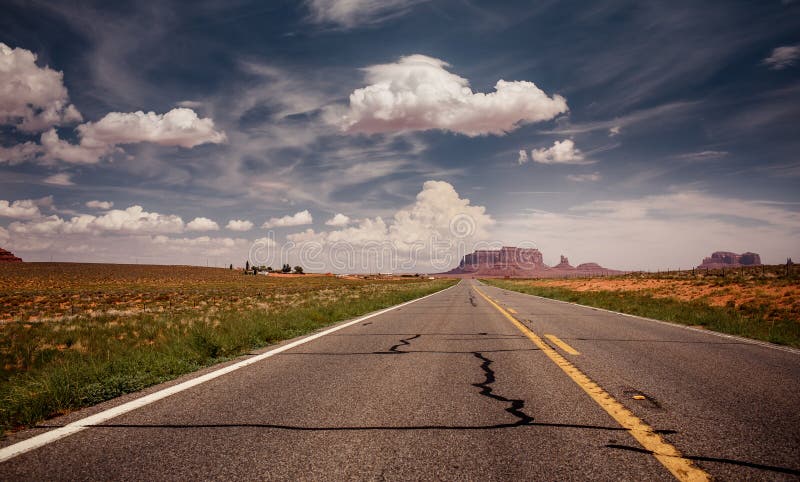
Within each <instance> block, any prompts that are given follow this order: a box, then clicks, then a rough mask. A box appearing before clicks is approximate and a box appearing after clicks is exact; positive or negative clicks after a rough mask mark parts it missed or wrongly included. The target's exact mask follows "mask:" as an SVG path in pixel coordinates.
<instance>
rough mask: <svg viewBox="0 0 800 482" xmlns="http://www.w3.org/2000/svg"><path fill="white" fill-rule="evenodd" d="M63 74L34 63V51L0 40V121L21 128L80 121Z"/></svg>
mask: <svg viewBox="0 0 800 482" xmlns="http://www.w3.org/2000/svg"><path fill="white" fill-rule="evenodd" d="M80 120H81V114H80V112H78V110H77V109H76V108H75V106H74V105H72V104H70V103H69V96H68V95H67V88H66V87H64V83H63V74H62V73H61V72H57V71H55V70H53V69H50V68H49V67H39V66H38V65H36V54H34V53H33V52H31V51H30V50H26V49H23V48H14V49H12V48H11V47H9V46H8V45H6V44H4V43H2V42H0V124H6V125H12V126H14V127H15V128H17V129H19V130H21V131H25V132H38V131H42V130H45V129H48V128H50V127H52V126H55V125H62V124H68V123H71V122H80Z"/></svg>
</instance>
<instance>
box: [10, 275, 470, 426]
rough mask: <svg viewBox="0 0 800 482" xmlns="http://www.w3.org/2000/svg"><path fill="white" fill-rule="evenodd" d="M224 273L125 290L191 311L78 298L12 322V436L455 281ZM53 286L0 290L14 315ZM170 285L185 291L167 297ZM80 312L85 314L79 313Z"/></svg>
mask: <svg viewBox="0 0 800 482" xmlns="http://www.w3.org/2000/svg"><path fill="white" fill-rule="evenodd" d="M220 271H222V270H220ZM224 271H227V270H224ZM221 275H222V276H223V278H220V279H213V280H211V281H198V280H196V279H195V280H192V281H191V282H186V283H183V284H181V283H180V282H175V283H177V284H175V283H173V284H174V286H172V287H171V288H169V285H170V281H169V280H167V279H160V278H159V277H160V275H157V276H152V277H151V278H152V279H146V280H145V281H141V280H140V281H139V282H138V283H121V285H122V286H125V287H126V288H125V289H126V290H128V291H126V293H127V296H128V297H135V298H136V300H140V299H141V298H142V297H143V296H144V297H147V296H148V295H149V294H151V293H150V292H151V291H154V290H156V291H157V293H156V294H155V295H153V296H152V298H153V299H161V298H178V297H179V296H178V295H179V294H180V293H184V292H185V291H186V290H189V289H192V290H193V291H192V296H191V297H188V298H191V306H180V305H179V306H176V303H175V302H174V301H173V302H171V303H170V304H169V305H167V301H164V303H163V307H150V308H148V309H142V310H138V311H135V310H134V311H132V310H127V311H121V310H113V309H109V310H105V311H96V310H95V311H92V310H90V309H88V308H86V306H83V305H81V304H80V303H79V302H78V301H76V302H75V303H73V304H72V307H70V308H69V309H67V311H66V313H49V312H48V313H41V315H42V316H37V317H33V316H30V315H25V316H26V318H24V319H16V320H6V321H4V322H3V323H2V324H0V362H2V364H3V365H2V368H3V370H2V377H1V378H0V425H2V429H3V433H7V432H8V431H9V430H17V429H21V428H25V427H29V426H32V425H34V424H36V423H37V422H39V421H41V420H43V419H46V418H49V417H52V416H56V415H60V414H63V413H67V412H69V411H71V410H74V409H77V408H81V407H85V406H90V405H93V404H96V403H99V402H102V401H105V400H109V399H111V398H114V397H117V396H119V395H122V394H125V393H130V392H133V391H137V390H141V389H143V388H146V387H148V386H151V385H154V384H157V383H161V382H164V381H167V380H170V379H174V378H176V377H178V376H180V375H182V374H185V373H189V372H192V371H195V370H197V369H200V368H202V367H205V366H209V365H211V364H214V363H219V362H221V361H225V360H229V359H231V358H233V357H236V356H238V355H241V354H243V353H246V352H248V351H249V350H252V349H254V348H258V347H263V346H265V345H269V344H272V343H275V342H278V341H281V340H285V339H289V338H293V337H296V336H299V335H303V334H305V333H308V332H311V331H313V330H316V329H319V328H321V327H324V326H326V325H329V324H331V323H335V322H338V321H342V320H345V319H348V318H353V317H356V316H359V315H362V314H365V313H369V312H371V311H375V310H378V309H381V308H385V307H388V306H392V305H395V304H398V303H401V302H404V301H408V300H411V299H414V298H418V297H421V296H424V295H427V294H430V293H433V292H435V291H438V290H441V289H443V288H445V287H447V286H450V285H452V284H454V283H455V280H435V281H430V280H420V279H409V280H393V281H389V280H339V279H336V278H333V277H319V278H312V277H308V278H297V279H276V280H270V279H269V278H268V277H255V276H250V277H244V276H242V278H248V279H247V280H246V281H240V280H239V279H238V278H230V279H228V278H225V277H227V276H231V275H230V274H229V273H222V274H221ZM214 276H216V275H214ZM55 278H58V277H57V276H56V277H55ZM212 278H213V276H212ZM231 280H233V281H231ZM47 283H48V282H43V283H42V284H43V285H45V286H36V287H35V288H33V289H27V288H25V287H23V288H22V289H16V290H14V289H10V288H9V289H5V290H0V304H2V302H3V300H4V299H7V298H12V299H13V300H14V306H11V305H9V306H10V307H9V308H8V310H14V309H16V307H17V306H18V303H19V302H20V300H25V299H28V298H30V299H34V300H36V299H39V298H41V296H42V291H41V290H47V289H48V288H49V289H54V288H53V287H52V286H50V285H48V284H47ZM55 284H58V279H56V280H55ZM62 284H65V285H67V286H68V287H67V288H64V289H66V290H68V293H67V294H66V295H65V294H63V293H61V294H59V293H57V292H56V293H53V294H52V295H51V296H61V295H63V296H65V297H66V298H70V299H75V300H81V299H86V298H87V297H91V296H93V295H95V294H96V293H98V291H96V290H97V288H98V287H97V286H96V285H95V284H93V283H84V282H75V278H74V276H73V277H72V278H70V282H69V283H62ZM134 285H135V286H136V288H135V289H133V290H130V289H129V287H130V286H134ZM165 286H167V288H169V289H173V290H175V291H174V292H173V291H165ZM226 290H227V291H226ZM113 291H114V290H113V288H110V287H109V288H108V292H113ZM103 293H106V291H104V292H103ZM115 296H116V295H115ZM208 300H216V301H213V302H207V301H208ZM226 300H230V301H227V302H226ZM234 300H235V301H234ZM243 300H244V301H243ZM118 303H123V302H118ZM43 304H46V303H43ZM84 304H86V303H84ZM92 304H93V305H96V304H97V303H92ZM34 305H35V304H34ZM75 305H79V306H80V307H81V308H80V309H79V310H77V312H76V310H75V308H74V306H75ZM87 306H88V305H87ZM167 306H169V308H167ZM162 308H163V309H162ZM56 315H60V316H56Z"/></svg>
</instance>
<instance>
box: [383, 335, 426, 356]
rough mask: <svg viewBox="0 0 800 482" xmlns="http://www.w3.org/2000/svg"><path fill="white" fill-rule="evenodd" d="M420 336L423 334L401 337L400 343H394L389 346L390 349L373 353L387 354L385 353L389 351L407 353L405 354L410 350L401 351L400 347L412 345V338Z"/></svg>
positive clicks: (398, 353)
mask: <svg viewBox="0 0 800 482" xmlns="http://www.w3.org/2000/svg"><path fill="white" fill-rule="evenodd" d="M420 336H422V335H420V334H416V335H414V336H410V337H408V338H401V339H400V343H398V344H396V345H392V346H391V347H390V348H389V350H388V351H376V352H373V353H374V354H384V355H385V354H387V353H391V354H397V355H405V354H407V353H408V352H407V351H400V350H399V348H400V347H401V346H408V345H410V344H411V340H414V339H417V338H419V337H420Z"/></svg>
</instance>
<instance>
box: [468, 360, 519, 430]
mask: <svg viewBox="0 0 800 482" xmlns="http://www.w3.org/2000/svg"><path fill="white" fill-rule="evenodd" d="M472 354H473V355H474V356H475V358H478V359H479V360H481V362H482V363H481V370H483V372H484V373H485V374H486V379H485V380H484V381H483V382H482V383H473V384H472V386H474V387H477V388H480V389H481V391H480V394H481V395H483V396H485V397H489V398H491V399H493V400H497V401H499V402H504V403H510V404H511V406H510V407H508V408H506V412H508V413H510V414H511V415H513V416H515V417H517V419H518V420H517V421H516V422H515V423H513V424H512V425H515V426H518V425H531V424H532V423H533V417H531V416H529V415H528V414H527V413H525V412H523V411H522V410H523V409H524V408H525V400H520V399H514V398H506V397H504V396H502V395H498V394H496V393H494V389H493V388H492V387H491V385H492V384H493V383H494V382H495V380H496V378H495V373H494V370H492V368H491V365H492V363H493V360H491V359H489V358H486V357H485V356H483V353H481V352H477V351H476V352H472Z"/></svg>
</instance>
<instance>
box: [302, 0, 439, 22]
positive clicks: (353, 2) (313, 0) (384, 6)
mask: <svg viewBox="0 0 800 482" xmlns="http://www.w3.org/2000/svg"><path fill="white" fill-rule="evenodd" d="M420 1H424V0H307V2H306V4H307V5H308V8H309V10H310V11H311V20H312V21H314V22H316V23H331V24H335V25H338V26H339V27H344V28H353V27H356V26H358V25H363V24H374V23H377V22H380V21H382V20H385V19H387V18H389V17H392V16H395V15H398V14H399V13H402V12H403V11H404V10H406V9H407V8H408V7H410V6H411V5H413V4H415V3H420Z"/></svg>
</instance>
